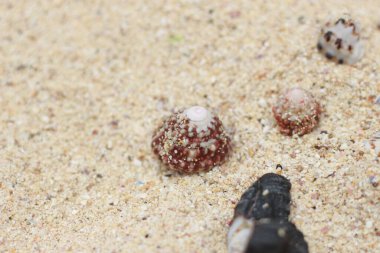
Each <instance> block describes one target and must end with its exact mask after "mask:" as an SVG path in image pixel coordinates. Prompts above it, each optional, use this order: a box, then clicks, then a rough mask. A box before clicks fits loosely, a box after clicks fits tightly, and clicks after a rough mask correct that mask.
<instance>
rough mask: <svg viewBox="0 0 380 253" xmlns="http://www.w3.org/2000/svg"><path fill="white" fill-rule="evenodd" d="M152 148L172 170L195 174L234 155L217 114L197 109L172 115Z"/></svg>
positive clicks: (194, 107)
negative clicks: (229, 155) (231, 153)
mask: <svg viewBox="0 0 380 253" xmlns="http://www.w3.org/2000/svg"><path fill="white" fill-rule="evenodd" d="M152 149H153V152H154V154H156V155H157V157H158V158H159V159H160V160H161V161H162V162H163V163H164V164H165V165H167V166H168V167H169V168H170V169H172V170H176V171H181V172H185V173H195V172H200V171H208V170H210V169H212V168H213V167H214V166H217V165H221V164H222V163H223V162H224V161H225V160H226V158H227V156H228V154H229V152H230V149H231V139H230V137H229V136H228V135H227V133H226V131H225V130H224V127H223V124H222V122H221V121H220V119H219V118H218V117H217V116H216V115H214V114H212V113H211V112H210V111H209V110H207V109H205V108H203V107H201V106H193V107H190V108H188V109H186V110H181V111H179V112H177V113H174V114H172V115H171V116H170V117H169V118H167V119H166V120H165V121H164V122H163V123H162V124H161V126H159V127H158V129H157V130H156V131H155V133H154V135H153V140H152Z"/></svg>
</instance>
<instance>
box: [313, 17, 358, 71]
mask: <svg viewBox="0 0 380 253" xmlns="http://www.w3.org/2000/svg"><path fill="white" fill-rule="evenodd" d="M317 48H318V50H319V51H320V52H321V53H323V54H324V55H325V57H326V58H327V59H329V60H335V61H336V62H338V63H340V64H343V63H348V64H354V63H356V62H357V61H359V60H360V59H361V58H362V57H363V55H364V46H363V43H362V42H361V40H360V31H359V26H358V25H357V24H356V23H355V22H354V21H353V20H351V19H349V18H340V19H338V20H337V21H336V22H327V23H326V24H325V26H323V27H322V29H321V33H320V36H319V39H318V44H317Z"/></svg>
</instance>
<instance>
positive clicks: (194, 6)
mask: <svg viewBox="0 0 380 253" xmlns="http://www.w3.org/2000/svg"><path fill="white" fill-rule="evenodd" d="M379 10H380V1H378V0H372V1H370V0H368V1H357V0H350V1H349V0H347V1H338V0H334V1H316V0H314V1H313V0H310V1H306V0H305V1H301V0H298V1H296V0H292V1H291V0H288V1H248V0H246V1H226V0H223V1H221V0H213V1H200V0H196V1H189V0H187V1H174V0H171V1H161V0H160V1H159V0H154V1H153V0H152V1H138V0H136V1H126V0H107V1H91V0H83V1H69V0H67V1H63V0H52V1H48V0H46V1H42V0H41V1H37V0H36V1H21V0H18V1H12V0H3V1H1V3H0V31H1V33H0V252H218V253H219V252H227V248H226V234H227V231H228V224H229V222H230V221H231V219H232V215H233V210H234V207H235V204H236V202H237V201H238V200H239V198H240V196H241V194H242V193H243V192H244V191H245V189H246V188H247V187H248V186H249V185H251V184H252V183H253V182H254V181H255V180H256V179H257V178H258V177H260V176H261V175H263V174H264V173H267V172H277V173H281V174H282V175H284V176H286V177H287V178H289V179H290V180H291V182H292V184H293V187H292V199H293V200H292V214H291V220H292V221H293V222H294V223H295V224H296V225H297V226H298V228H299V229H300V230H301V231H303V233H304V235H305V238H306V240H307V241H308V243H309V248H310V252H313V253H317V252H321V253H325V252H345V253H347V252H355V253H358V252H380V186H378V185H379V182H380V164H379V160H378V159H376V154H375V150H374V148H373V147H371V144H370V139H371V138H372V136H373V134H374V133H376V132H377V131H380V123H379V121H380V106H379V105H375V103H374V100H375V98H376V97H377V96H378V95H380V74H379V70H380V29H378V27H377V25H378V23H379V22H380V15H379ZM342 13H350V14H352V16H353V17H354V18H355V19H356V20H358V21H359V22H360V24H361V27H362V32H361V34H362V39H363V41H364V43H365V47H366V52H365V56H364V58H363V59H362V60H361V61H360V62H358V63H357V64H355V65H354V66H349V65H337V64H335V63H333V62H329V61H327V60H326V59H325V58H324V57H323V56H322V55H320V54H319V53H318V51H317V49H316V43H317V38H318V34H319V31H320V28H321V26H322V24H324V23H325V21H327V19H328V18H329V17H339V15H340V14H342ZM295 86H299V87H302V88H304V89H307V90H309V91H310V92H312V93H313V94H314V96H315V97H316V98H317V99H318V100H319V101H320V103H321V105H322V106H323V114H322V118H321V121H320V124H319V126H318V128H316V129H315V130H314V131H313V132H312V133H310V134H307V135H305V136H303V137H301V138H298V137H287V136H283V135H281V134H280V133H279V131H278V129H277V128H276V124H275V121H274V119H273V116H272V112H271V107H272V105H273V103H274V102H275V101H276V98H277V96H278V94H279V93H281V92H282V91H283V90H285V89H287V88H290V87H295ZM191 105H201V106H205V107H207V108H210V109H212V110H213V111H214V112H215V113H217V114H218V115H219V117H220V119H221V120H222V121H223V123H224V125H225V127H226V129H227V130H228V131H229V133H230V134H231V136H232V139H233V145H234V147H233V152H232V154H231V157H230V159H229V160H228V161H227V162H226V163H225V164H223V165H222V166H220V167H217V168H214V169H213V170H211V171H210V172H208V173H201V174H195V175H181V174H178V173H175V172H172V171H169V170H167V169H165V168H164V167H163V166H162V165H161V164H160V162H159V161H158V160H157V158H156V157H155V156H154V155H153V153H152V151H151V148H150V142H151V138H152V132H153V131H154V129H155V128H156V127H157V126H158V125H159V123H160V122H161V120H162V119H163V117H165V116H168V115H170V113H171V112H172V111H173V110H174V109H178V108H185V107H189V106H191ZM277 164H281V165H282V166H283V170H279V169H277V170H276V165H277Z"/></svg>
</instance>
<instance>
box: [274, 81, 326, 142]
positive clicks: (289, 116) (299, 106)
mask: <svg viewBox="0 0 380 253" xmlns="http://www.w3.org/2000/svg"><path fill="white" fill-rule="evenodd" d="M295 89H298V90H300V91H302V92H303V95H304V98H303V100H302V101H301V103H299V101H298V102H294V101H292V100H291V99H289V97H288V96H287V94H288V93H289V92H291V91H292V90H295ZM272 111H273V115H274V118H275V119H276V121H277V124H278V126H279V130H280V132H281V133H282V134H285V135H294V134H296V135H300V136H301V135H304V134H307V133H310V132H311V131H312V130H313V129H314V128H315V127H316V126H317V125H318V122H319V118H320V114H321V106H320V104H319V103H318V101H317V100H316V99H315V98H314V97H313V95H311V93H310V92H308V91H306V90H304V89H301V88H293V89H289V90H287V91H285V92H284V93H283V94H282V95H280V97H279V98H278V100H277V102H276V104H275V105H274V106H273V108H272Z"/></svg>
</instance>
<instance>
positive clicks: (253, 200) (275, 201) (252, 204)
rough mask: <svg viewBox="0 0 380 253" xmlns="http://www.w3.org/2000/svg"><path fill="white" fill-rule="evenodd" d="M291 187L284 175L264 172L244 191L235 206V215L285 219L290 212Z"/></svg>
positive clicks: (256, 218)
mask: <svg viewBox="0 0 380 253" xmlns="http://www.w3.org/2000/svg"><path fill="white" fill-rule="evenodd" d="M291 187H292V185H291V183H290V182H289V180H288V179H286V178H285V177H283V176H280V175H277V174H274V173H268V174H265V175H264V176H262V177H261V178H259V180H257V181H256V182H255V183H254V184H253V185H252V186H251V187H249V188H248V190H246V191H245V192H244V194H243V195H242V197H241V199H240V201H239V203H238V204H237V206H236V208H235V217H237V216H240V215H242V216H244V217H245V218H248V219H250V218H253V219H255V220H259V219H262V218H276V219H285V220H287V219H288V217H289V214H290V188H291Z"/></svg>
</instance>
